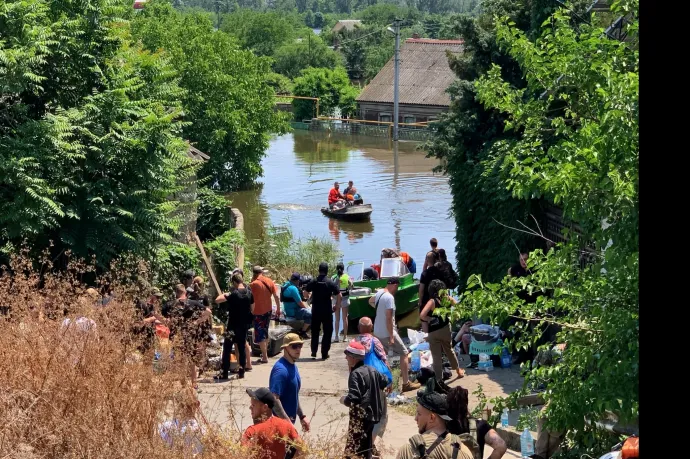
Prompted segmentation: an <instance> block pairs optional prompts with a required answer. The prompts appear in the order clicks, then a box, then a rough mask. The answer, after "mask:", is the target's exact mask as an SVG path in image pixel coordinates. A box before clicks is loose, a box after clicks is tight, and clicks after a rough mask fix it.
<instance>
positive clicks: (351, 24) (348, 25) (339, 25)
mask: <svg viewBox="0 0 690 459" xmlns="http://www.w3.org/2000/svg"><path fill="white" fill-rule="evenodd" d="M361 25H362V21H360V20H359V19H341V20H340V21H338V22H336V23H335V25H334V26H333V29H332V31H333V33H335V32H340V31H341V30H343V29H345V30H347V31H348V32H352V31H353V30H355V29H356V28H357V27H359V26H361Z"/></svg>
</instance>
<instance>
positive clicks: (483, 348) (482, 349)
mask: <svg viewBox="0 0 690 459" xmlns="http://www.w3.org/2000/svg"><path fill="white" fill-rule="evenodd" d="M496 346H498V352H494V348H495V347H496ZM502 347H503V340H502V339H500V338H499V339H498V340H497V341H496V342H495V343H483V342H481V341H475V340H472V342H471V343H470V354H472V355H479V354H488V355H501V348H502Z"/></svg>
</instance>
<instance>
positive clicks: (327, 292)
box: [304, 274, 340, 313]
mask: <svg viewBox="0 0 690 459" xmlns="http://www.w3.org/2000/svg"><path fill="white" fill-rule="evenodd" d="M304 290H306V291H307V292H311V294H312V297H311V304H312V308H313V312H328V313H332V312H333V304H332V303H331V297H332V296H333V295H337V294H338V293H340V287H338V284H336V283H335V282H333V281H332V280H331V279H329V278H328V276H326V275H323V274H320V275H319V277H317V278H316V279H312V280H311V282H309V283H308V284H307V285H306V286H305V287H304Z"/></svg>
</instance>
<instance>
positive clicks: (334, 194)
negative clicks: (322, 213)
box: [328, 182, 345, 207]
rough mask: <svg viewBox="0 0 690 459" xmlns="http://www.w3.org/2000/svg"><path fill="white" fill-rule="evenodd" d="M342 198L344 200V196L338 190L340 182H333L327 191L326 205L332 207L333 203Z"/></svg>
mask: <svg viewBox="0 0 690 459" xmlns="http://www.w3.org/2000/svg"><path fill="white" fill-rule="evenodd" d="M343 200H345V196H343V194H342V193H341V192H340V184H339V183H338V182H335V183H334V184H333V188H331V191H329V192H328V205H329V206H331V207H333V204H335V203H336V202H338V201H343Z"/></svg>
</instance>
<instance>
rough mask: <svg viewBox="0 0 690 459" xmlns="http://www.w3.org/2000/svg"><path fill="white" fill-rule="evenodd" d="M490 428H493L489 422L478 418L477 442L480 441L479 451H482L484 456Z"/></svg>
mask: <svg viewBox="0 0 690 459" xmlns="http://www.w3.org/2000/svg"><path fill="white" fill-rule="evenodd" d="M489 430H491V426H490V425H489V423H488V422H486V421H485V420H483V419H478V420H477V443H479V451H480V452H481V453H482V457H484V439H485V437H486V434H488V433H489Z"/></svg>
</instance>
